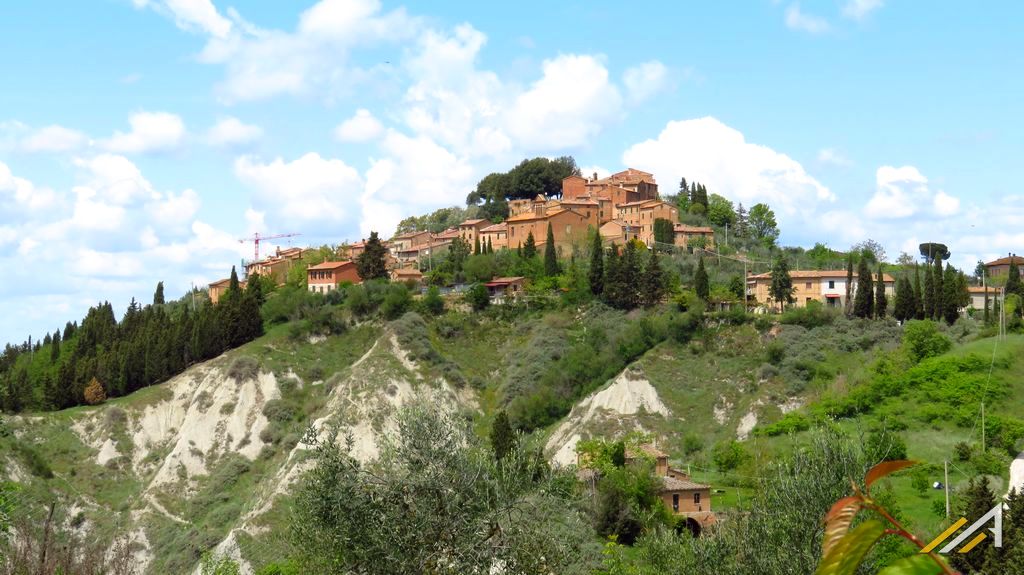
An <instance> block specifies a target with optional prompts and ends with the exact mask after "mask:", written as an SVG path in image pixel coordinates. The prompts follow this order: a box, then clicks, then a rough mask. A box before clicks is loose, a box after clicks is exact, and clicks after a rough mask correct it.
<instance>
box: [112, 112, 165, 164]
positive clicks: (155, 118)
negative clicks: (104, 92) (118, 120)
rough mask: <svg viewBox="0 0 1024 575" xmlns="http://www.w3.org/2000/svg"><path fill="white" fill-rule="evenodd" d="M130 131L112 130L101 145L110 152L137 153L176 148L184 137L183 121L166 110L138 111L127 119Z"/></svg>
mask: <svg viewBox="0 0 1024 575" xmlns="http://www.w3.org/2000/svg"><path fill="white" fill-rule="evenodd" d="M128 123H129V124H130V125H131V128H132V129H131V131H130V132H128V133H124V132H120V131H118V132H114V135H113V136H111V138H110V139H109V140H105V141H103V142H102V143H101V144H102V146H103V147H104V148H105V149H107V150H109V151H111V152H120V153H127V154H133V153H135V154H138V153H145V152H160V151H167V150H172V149H174V148H177V147H178V146H179V145H180V144H181V141H182V140H183V139H184V137H185V123H184V122H182V120H181V118H180V117H179V116H177V115H175V114H170V113H168V112H138V113H135V114H132V116H131V117H130V118H129V119H128Z"/></svg>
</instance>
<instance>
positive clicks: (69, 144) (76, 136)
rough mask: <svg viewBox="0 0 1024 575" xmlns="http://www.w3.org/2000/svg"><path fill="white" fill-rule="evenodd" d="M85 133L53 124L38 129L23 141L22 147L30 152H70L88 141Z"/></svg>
mask: <svg viewBox="0 0 1024 575" xmlns="http://www.w3.org/2000/svg"><path fill="white" fill-rule="evenodd" d="M87 141H88V140H87V138H86V137H85V134H83V133H81V132H79V131H77V130H72V129H70V128H65V127H63V126H58V125H52V126H46V127H45V128H40V129H39V130H36V131H35V132H33V133H32V134H31V135H29V136H28V137H26V138H25V139H24V140H22V142H21V148H22V149H24V150H26V151H29V152H70V151H74V150H77V149H79V148H81V147H82V146H83V145H84V144H85V143H86V142H87Z"/></svg>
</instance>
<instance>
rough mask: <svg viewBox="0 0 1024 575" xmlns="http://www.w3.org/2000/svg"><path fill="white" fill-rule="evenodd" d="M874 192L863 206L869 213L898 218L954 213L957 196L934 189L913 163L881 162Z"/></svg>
mask: <svg viewBox="0 0 1024 575" xmlns="http://www.w3.org/2000/svg"><path fill="white" fill-rule="evenodd" d="M875 182H876V186H877V187H876V189H875V193H874V195H872V196H871V199H870V200H868V203H867V205H865V206H864V213H865V214H866V215H867V216H868V217H872V218H879V219H899V218H907V217H911V216H915V215H918V214H922V213H929V211H930V213H931V214H932V215H935V216H939V217H949V216H952V215H955V214H957V213H958V212H959V210H960V200H959V199H957V198H955V197H953V196H951V195H949V194H947V193H945V192H944V191H942V190H938V191H936V192H933V191H932V190H931V189H930V188H929V186H928V178H926V177H925V176H924V174H922V173H921V172H920V170H918V169H917V168H915V167H914V166H902V167H899V168H896V167H893V166H882V167H880V168H878V170H877V171H876V173H875Z"/></svg>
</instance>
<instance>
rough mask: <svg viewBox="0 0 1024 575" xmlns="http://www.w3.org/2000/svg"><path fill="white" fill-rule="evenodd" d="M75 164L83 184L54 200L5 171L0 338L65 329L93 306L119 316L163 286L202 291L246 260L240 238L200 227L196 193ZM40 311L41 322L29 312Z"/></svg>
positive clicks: (123, 167)
mask: <svg viewBox="0 0 1024 575" xmlns="http://www.w3.org/2000/svg"><path fill="white" fill-rule="evenodd" d="M70 165H71V167H72V169H73V170H74V171H75V176H76V178H75V179H76V180H77V181H78V182H79V184H78V185H75V186H74V187H72V188H71V189H70V190H67V189H65V190H61V191H59V192H54V191H52V190H50V189H49V188H46V187H45V186H40V185H38V184H36V183H33V182H31V181H29V180H27V179H25V178H21V177H18V176H14V175H13V174H12V172H11V170H10V168H8V167H7V165H6V164H3V163H0V214H2V217H0V220H7V216H8V215H11V216H13V218H12V219H11V220H9V221H0V245H3V247H4V248H5V249H3V250H0V266H2V267H3V268H4V269H5V270H6V271H5V273H6V274H7V275H5V280H6V281H4V282H0V316H3V317H4V318H5V320H6V321H5V322H4V323H3V325H2V326H0V331H2V332H3V333H0V337H7V338H15V337H18V338H20V337H24V336H25V335H27V333H29V332H37V333H38V331H39V330H40V329H41V328H43V327H47V326H49V327H53V326H56V325H63V323H64V322H65V321H67V320H69V319H74V318H75V317H82V315H84V313H85V310H86V308H87V307H88V305H91V304H94V303H95V302H97V301H103V300H109V301H111V302H112V303H113V304H114V306H115V308H116V309H118V310H119V311H118V313H119V314H120V311H123V309H124V306H126V305H127V304H128V301H129V300H130V299H131V297H133V296H134V297H136V298H137V299H139V300H141V301H147V300H148V298H149V297H150V295H151V294H152V293H153V286H155V285H156V282H157V281H161V280H165V281H167V285H168V295H169V297H177V295H180V294H182V293H184V291H185V290H186V289H187V288H188V279H189V278H196V279H199V280H200V285H202V284H203V283H205V282H207V281H210V280H214V279H218V278H220V277H225V276H226V275H227V273H228V271H229V270H230V266H231V265H232V264H233V263H236V262H237V261H238V258H239V257H243V256H247V255H248V253H249V250H248V249H246V246H244V245H241V244H239V243H238V242H237V240H236V239H235V238H234V234H228V233H227V232H224V231H222V230H217V229H216V228H213V227H212V226H209V225H207V224H203V223H202V222H199V221H197V220H195V219H194V218H195V216H196V213H197V209H198V205H199V194H198V193H196V192H195V191H193V190H184V191H182V192H180V193H178V192H170V191H168V192H158V191H155V190H154V189H153V186H152V185H151V184H150V183H149V181H148V180H147V179H146V178H145V177H144V176H143V175H142V173H141V172H140V171H139V170H138V168H137V167H136V166H135V165H134V164H133V163H132V162H130V161H129V160H127V159H126V158H124V157H123V156H117V155H113V154H100V155H97V156H95V157H89V158H77V159H75V160H74V161H73V162H72V163H71V164H70ZM211 265H212V266H214V268H212V271H211V268H209V267H208V266H211ZM53 270H61V271H62V273H60V274H54V273H53ZM44 304H45V306H46V307H45V312H44V313H37V314H27V313H25V312H24V310H25V309H27V308H30V307H31V308H33V309H35V308H36V307H38V306H40V305H44Z"/></svg>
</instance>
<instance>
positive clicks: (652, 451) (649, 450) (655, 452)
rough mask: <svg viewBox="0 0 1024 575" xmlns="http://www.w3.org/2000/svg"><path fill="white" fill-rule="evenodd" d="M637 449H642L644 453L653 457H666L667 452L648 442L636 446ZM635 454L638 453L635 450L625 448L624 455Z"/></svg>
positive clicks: (630, 455)
mask: <svg viewBox="0 0 1024 575" xmlns="http://www.w3.org/2000/svg"><path fill="white" fill-rule="evenodd" d="M637 450H639V451H642V452H644V453H645V454H646V455H650V456H651V457H654V458H655V459H657V458H658V457H668V454H667V453H665V452H664V451H662V450H660V449H658V448H657V447H655V446H653V445H651V444H650V443H645V444H643V445H640V446H638V447H637ZM636 455H638V454H637V453H636V451H633V450H632V449H627V450H626V457H636Z"/></svg>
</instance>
